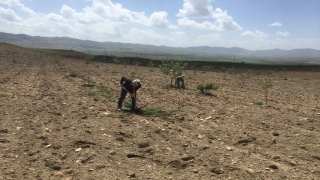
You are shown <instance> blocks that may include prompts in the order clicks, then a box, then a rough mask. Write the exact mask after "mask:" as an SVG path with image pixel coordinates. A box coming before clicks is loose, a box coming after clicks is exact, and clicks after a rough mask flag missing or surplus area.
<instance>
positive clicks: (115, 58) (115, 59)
mask: <svg viewBox="0 0 320 180" xmlns="http://www.w3.org/2000/svg"><path fill="white" fill-rule="evenodd" d="M112 61H113V63H115V64H119V63H120V61H119V60H118V58H117V57H115V56H113V57H112Z"/></svg>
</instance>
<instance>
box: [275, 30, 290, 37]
mask: <svg viewBox="0 0 320 180" xmlns="http://www.w3.org/2000/svg"><path fill="white" fill-rule="evenodd" d="M289 35H290V33H288V32H281V31H277V36H289Z"/></svg>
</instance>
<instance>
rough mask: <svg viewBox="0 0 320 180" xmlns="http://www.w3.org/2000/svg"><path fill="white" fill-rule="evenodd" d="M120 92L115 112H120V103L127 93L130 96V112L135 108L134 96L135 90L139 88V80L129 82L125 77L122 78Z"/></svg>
mask: <svg viewBox="0 0 320 180" xmlns="http://www.w3.org/2000/svg"><path fill="white" fill-rule="evenodd" d="M119 85H120V86H121V92H120V98H119V100H118V107H117V110H119V111H121V108H122V103H123V100H124V98H125V97H126V95H127V93H130V96H131V102H132V103H131V110H134V109H135V108H136V100H135V98H136V94H137V90H138V89H139V88H140V87H141V82H140V80H139V79H135V80H131V79H128V78H126V77H122V78H121V80H120V84H119Z"/></svg>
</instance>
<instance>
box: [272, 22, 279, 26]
mask: <svg viewBox="0 0 320 180" xmlns="http://www.w3.org/2000/svg"><path fill="white" fill-rule="evenodd" d="M269 26H282V24H281V23H279V22H274V23H272V24H269Z"/></svg>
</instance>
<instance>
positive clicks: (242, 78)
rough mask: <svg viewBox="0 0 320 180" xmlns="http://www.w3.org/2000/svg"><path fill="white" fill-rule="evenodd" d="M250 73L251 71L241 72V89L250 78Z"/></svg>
mask: <svg viewBox="0 0 320 180" xmlns="http://www.w3.org/2000/svg"><path fill="white" fill-rule="evenodd" d="M250 75H251V73H250V71H248V72H246V73H241V74H240V81H241V89H242V88H243V87H244V86H245V84H246V80H247V79H249V78H250Z"/></svg>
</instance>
